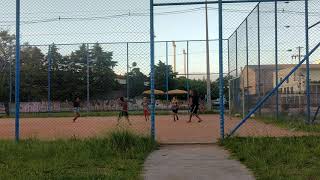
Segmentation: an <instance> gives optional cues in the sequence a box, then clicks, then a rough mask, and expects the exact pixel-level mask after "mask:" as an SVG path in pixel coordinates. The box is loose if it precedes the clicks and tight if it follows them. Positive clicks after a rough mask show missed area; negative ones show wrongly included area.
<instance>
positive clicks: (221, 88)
mask: <svg viewBox="0 0 320 180" xmlns="http://www.w3.org/2000/svg"><path fill="white" fill-rule="evenodd" d="M222 26H223V24H222V0H219V79H220V80H219V81H220V84H219V94H220V137H221V139H224V82H223V81H224V79H223V32H222V29H223V27H222Z"/></svg>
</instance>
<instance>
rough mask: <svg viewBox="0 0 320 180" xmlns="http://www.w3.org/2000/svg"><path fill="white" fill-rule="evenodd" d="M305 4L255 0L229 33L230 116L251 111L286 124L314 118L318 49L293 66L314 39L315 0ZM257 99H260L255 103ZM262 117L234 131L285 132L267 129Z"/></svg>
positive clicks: (317, 96)
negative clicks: (259, 0)
mask: <svg viewBox="0 0 320 180" xmlns="http://www.w3.org/2000/svg"><path fill="white" fill-rule="evenodd" d="M305 5H306V3H305V1H290V2H289V1H279V2H260V3H258V4H257V5H256V6H255V7H254V9H253V10H252V12H251V13H250V14H249V16H248V17H247V18H246V19H245V20H244V21H243V23H242V24H241V25H240V26H239V27H238V28H237V30H236V31H235V32H234V33H233V34H232V35H231V36H230V37H229V39H228V42H229V56H228V57H229V67H230V69H229V75H230V76H232V80H230V81H229V86H230V108H231V109H230V114H231V116H237V117H242V118H245V119H246V116H251V118H254V117H256V118H257V119H259V120H262V121H265V120H267V123H270V122H275V123H279V122H281V123H284V125H283V126H287V127H288V126H290V125H289V124H292V123H302V124H303V123H304V122H306V123H311V122H313V120H314V118H315V116H316V114H317V113H316V111H317V109H318V107H319V103H318V102H319V101H318V98H319V94H318V93H319V91H318V88H319V85H318V84H317V83H318V75H317V73H318V72H319V62H318V61H317V60H318V59H319V52H318V51H319V50H316V51H315V52H314V53H313V54H312V55H311V56H310V66H309V65H307V63H303V64H302V65H301V66H299V68H297V69H294V68H296V66H297V65H298V64H299V63H300V62H301V61H302V60H304V59H305V57H306V54H307V53H309V52H310V50H311V49H313V48H314V47H315V46H316V45H317V44H318V43H319V38H317V37H319V33H318V32H319V31H316V29H317V28H319V26H317V22H318V20H319V10H318V9H317V7H318V6H319V1H315V0H310V1H308V7H306V6H305ZM306 10H308V12H309V13H308V14H306V12H307V11H306ZM306 15H308V16H309V17H307V16H306ZM306 20H308V21H309V25H308V26H307V28H308V29H309V33H308V32H307V31H306ZM311 22H312V23H311ZM308 34H309V39H308V40H309V42H307V41H306V35H308ZM306 52H307V53H306ZM293 70H294V72H293V73H292V74H291V75H290V73H291V71H293ZM288 75H290V76H289V77H288V78H286V76H288ZM284 80H285V82H284V83H282V84H281V86H280V87H277V85H278V84H279V83H281V82H282V81H284ZM276 87H277V88H276ZM274 88H276V90H275V91H274V92H273V90H274ZM308 89H310V91H309V90H308ZM271 92H273V93H271ZM266 96H268V98H266V99H264V98H265V97H266ZM261 100H264V101H263V103H262V104H261V106H257V105H258V103H259V102H260V101H261ZM308 101H309V102H308ZM256 108H257V109H256ZM251 112H254V114H252V113H251ZM309 112H310V113H309ZM249 113H250V114H249ZM262 121H256V120H251V121H250V122H247V123H246V124H245V125H244V126H245V127H244V128H242V129H241V130H240V132H239V133H240V134H246V135H259V134H260V135H261V133H262V134H263V132H265V135H272V136H277V134H278V135H281V134H282V135H283V134H290V133H289V132H287V133H285V132H282V131H283V130H282V129H275V130H272V128H270V127H269V125H266V124H263V122H262ZM285 123H287V125H285ZM248 124H249V125H248ZM263 126H265V128H263Z"/></svg>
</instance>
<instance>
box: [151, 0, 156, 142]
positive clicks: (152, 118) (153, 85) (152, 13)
mask: <svg viewBox="0 0 320 180" xmlns="http://www.w3.org/2000/svg"><path fill="white" fill-rule="evenodd" d="M153 4H154V2H153V0H150V67H151V68H150V70H151V72H150V90H151V97H150V99H151V137H152V138H153V139H155V137H156V136H155V95H154V88H155V82H154V6H153Z"/></svg>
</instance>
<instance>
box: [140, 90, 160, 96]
mask: <svg viewBox="0 0 320 180" xmlns="http://www.w3.org/2000/svg"><path fill="white" fill-rule="evenodd" d="M143 94H151V90H147V91H144V92H143ZM154 94H156V95H163V94H164V92H163V91H161V90H157V89H155V90H154Z"/></svg>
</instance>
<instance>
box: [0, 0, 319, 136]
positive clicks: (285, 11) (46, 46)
mask: <svg viewBox="0 0 320 180" xmlns="http://www.w3.org/2000/svg"><path fill="white" fill-rule="evenodd" d="M217 2H218V1H217ZM217 2H213V1H210V4H209V5H208V6H204V5H205V3H204V2H197V1H196V2H195V1H169V0H163V1H162V0H157V1H154V3H155V4H154V6H153V8H154V9H153V10H155V11H154V12H153V15H154V16H155V17H156V18H155V19H156V20H159V21H158V22H157V23H156V25H155V23H154V22H152V21H151V18H150V7H151V6H150V1H149V0H144V1H139V2H138V3H136V2H126V3H125V4H120V2H116V1H112V0H109V1H101V0H94V1H90V3H88V2H86V1H77V2H75V1H70V2H68V3H67V4H65V3H63V2H62V1H61V0H57V1H55V2H54V4H52V2H48V1H37V2H35V1H31V0H27V1H23V2H22V4H21V32H22V33H21V38H19V39H20V40H21V44H22V45H21V58H20V59H21V65H20V66H19V67H20V68H21V70H20V73H21V77H20V80H19V79H18V76H15V73H14V72H15V70H16V69H15V68H16V67H17V66H16V64H15V61H14V59H15V58H16V55H15V54H17V52H16V51H15V48H14V45H15V44H16V42H15V41H16V40H15V38H16V36H17V37H19V36H18V35H16V34H15V33H14V31H15V30H16V29H15V27H16V26H15V23H16V17H15V15H14V14H13V13H12V12H14V10H15V4H14V3H12V1H8V0H6V1H5V2H3V4H6V8H2V9H3V12H4V16H3V19H4V20H3V21H1V23H0V27H1V34H0V37H1V42H0V43H1V47H0V48H1V49H0V58H1V59H0V60H1V61H0V71H1V75H0V83H1V86H0V102H1V103H0V104H1V105H0V109H1V110H0V112H2V113H3V114H6V115H7V117H13V116H14V114H15V110H16V109H17V107H14V105H15V101H14V98H15V96H14V90H15V88H16V83H15V80H16V79H18V81H17V82H21V84H20V86H21V88H20V95H21V98H20V100H21V103H20V112H21V117H22V121H21V133H22V137H24V138H27V137H32V136H36V137H38V136H39V137H64V136H68V137H70V136H72V135H75V136H85V137H87V136H93V135H97V134H99V133H103V132H105V131H106V130H110V129H114V128H116V127H119V126H116V125H117V116H118V113H119V112H122V111H123V110H125V111H126V109H128V110H129V115H130V116H129V117H130V120H131V122H130V123H132V124H133V126H132V128H131V129H134V130H135V131H136V132H140V133H145V134H149V133H150V123H149V122H148V120H149V118H148V111H147V110H150V111H151V110H153V106H150V103H151V104H152V105H153V104H154V105H155V110H156V113H157V115H158V116H157V119H161V118H163V117H161V116H160V114H163V115H165V117H164V118H163V119H165V120H161V121H156V123H159V122H167V121H166V120H171V116H168V115H171V114H170V113H171V103H170V102H171V100H172V99H173V97H177V98H178V99H179V102H180V108H181V112H182V113H184V115H188V113H189V102H188V100H189V94H188V91H189V90H196V91H198V92H199V96H200V99H201V104H202V107H203V109H205V111H206V112H210V113H215V112H218V111H219V110H221V109H219V105H220V104H221V102H223V103H222V104H224V105H225V107H227V108H229V112H230V119H233V118H234V116H237V118H236V121H233V122H232V123H230V124H229V125H228V124H226V128H227V129H231V128H233V126H234V125H236V124H237V123H238V122H239V119H240V118H239V117H246V116H247V115H248V113H250V112H251V111H252V110H254V109H255V107H256V105H257V104H258V103H259V102H260V101H261V100H263V99H264V97H266V96H269V95H270V97H268V99H266V101H265V102H264V103H263V104H262V105H261V106H259V107H258V109H257V111H256V112H255V113H254V114H253V115H252V117H253V116H258V117H259V118H261V119H265V118H267V117H272V119H277V120H281V119H288V117H289V119H290V118H293V117H294V118H295V119H300V120H302V121H306V122H312V120H313V119H314V117H315V115H316V114H317V112H318V111H319V108H318V107H319V101H318V97H319V94H318V92H319V88H320V87H319V85H318V84H317V83H318V82H319V81H320V80H318V77H319V75H318V69H320V68H318V63H319V62H318V59H319V50H316V51H315V52H313V53H312V55H311V56H310V66H307V64H303V65H302V66H300V67H299V68H298V69H297V70H295V72H294V73H292V75H290V78H286V76H287V75H288V74H289V73H290V71H291V70H292V69H294V68H295V66H296V65H298V64H299V62H300V60H303V59H304V56H305V55H306V54H307V52H309V51H310V50H311V49H312V48H314V47H315V46H316V45H317V44H318V41H317V40H318V39H319V27H320V26H319V12H318V11H319V10H318V8H317V7H319V2H318V1H317V0H310V1H308V3H309V6H308V8H306V7H305V1H298V0H297V1H282V0H281V1H280V0H279V1H277V2H275V1H274V2H273V1H272V2H256V3H255V2H252V3H244V2H242V1H241V2H240V1H239V3H235V2H228V3H226V2H227V1H224V3H223V9H222V11H223V25H224V27H223V32H224V35H225V36H226V37H228V38H227V40H223V49H222V51H223V60H224V61H223V69H222V70H221V71H219V68H218V67H219V65H221V64H219V61H218V60H219V58H220V57H219V41H218V40H209V48H208V49H207V42H206V41H205V40H186V41H181V40H180V41H178V40H177V41H160V40H161V39H164V38H163V37H165V39H166V40H167V39H182V38H181V37H185V36H187V37H188V39H191V38H192V37H199V36H193V35H194V34H196V33H199V34H201V35H200V37H199V39H204V35H205V34H206V33H205V32H204V29H203V28H204V27H205V25H204V24H203V23H204V22H205V21H204V20H205V18H204V17H205V14H204V13H205V9H206V10H207V11H209V19H210V22H218V19H217V17H218V16H216V14H212V12H213V11H216V12H218V5H217ZM166 3H169V4H166ZM179 3H180V5H181V4H183V5H190V6H191V7H189V8H184V7H185V6H184V7H183V6H175V5H177V4H179ZM168 6H171V7H168ZM173 7H175V8H173ZM171 8H172V9H171ZM2 9H1V10H2ZM158 9H159V10H158ZM306 9H308V15H309V16H308V17H307V16H305V15H306V14H305V11H306ZM151 12H152V11H151ZM248 13H249V15H248ZM177 14H182V16H179V17H172V18H170V17H171V16H172V15H177ZM195 14H196V18H191V17H192V16H193V15H195ZM164 16H166V18H163V17H164ZM212 17H213V18H212ZM199 18H202V19H201V22H202V20H203V23H199V24H192V23H189V21H190V22H200V19H199ZM243 19H245V20H244V21H243ZM306 20H308V27H309V28H308V29H309V33H306V28H305V27H306V26H305V23H306ZM150 21H151V22H150ZM210 24H215V26H212V25H211V26H210ZM216 24H217V23H209V24H208V26H209V27H208V26H207V27H206V28H209V30H210V32H211V31H212V32H218V28H217V25H216ZM151 25H152V26H151ZM153 26H155V29H156V31H155V32H156V33H155V35H156V36H151V39H153V38H152V37H155V38H156V40H159V41H156V42H155V43H154V44H150V42H149V41H150V30H152V28H151V27H153ZM176 26H182V29H183V32H182V31H181V29H180V30H179V31H178V30H174V29H175V28H176ZM184 26H187V27H186V28H188V27H191V26H192V27H196V26H203V28H202V29H201V28H199V32H198V31H196V30H195V31H193V30H192V31H191V30H190V31H189V30H185V29H186V28H185V27H184ZM184 28H185V29H184ZM212 28H213V29H212ZM190 29H192V28H190ZM234 29H236V31H234ZM184 31H185V32H184ZM162 32H164V33H162ZM171 32H174V33H172V34H173V35H170V34H171ZM180 34H181V36H180ZM306 34H308V35H309V43H307V42H306ZM152 35H154V34H152ZM217 35H218V33H214V35H213V36H210V37H211V38H213V39H214V38H218V36H217ZM159 37H160V38H159ZM220 38H221V37H220ZM195 39H197V38H195ZM221 40H222V39H221ZM152 45H154V50H155V51H154V52H155V54H154V56H153V53H152V52H153V51H150V49H151V50H153V48H152V47H153V46H152ZM208 55H209V56H208ZM153 60H154V62H155V63H154V66H153V65H152V64H151V63H150V62H153ZM208 60H209V62H208ZM152 68H154V71H152ZM219 73H220V74H219ZM222 74H223V75H224V84H225V86H224V87H223V89H224V93H222V94H223V95H224V99H223V100H221V99H219V98H220V97H221V96H220V95H221V94H220V95H219V75H222ZM152 75H154V81H151V80H150V79H152ZM308 77H309V79H308ZM284 79H285V80H286V82H284V83H283V84H282V85H281V87H279V88H278V89H277V91H275V92H274V93H272V94H270V93H271V92H272V91H273V90H274V88H275V87H277V85H278V84H279V82H281V81H283V80H284ZM153 83H154V85H155V88H154V89H155V90H156V91H155V93H156V94H155V95H156V98H155V99H156V102H155V103H153V102H150V99H153V98H152V96H151V97H149V96H150V93H151V91H150V89H152V85H153ZM308 84H309V85H308ZM77 97H78V98H79V100H77V101H76V102H75V100H76V99H77ZM120 97H123V98H124V99H125V102H128V107H127V108H126V105H125V104H126V103H123V102H122V103H121V102H119V100H118V99H119V98H120ZM78 101H79V102H78ZM79 103H80V109H78V105H79ZM146 104H147V105H146ZM121 105H122V106H121ZM148 105H149V106H148ZM220 108H221V107H220ZM18 109H19V108H18ZM78 110H80V112H81V113H80V114H81V116H82V117H83V120H88V121H85V122H83V123H84V124H82V125H81V126H80V125H79V127H75V126H76V125H73V124H72V119H73V117H72V116H73V115H74V114H73V111H75V115H77V112H78ZM144 110H146V111H144ZM309 111H310V113H309ZM221 112H222V113H224V112H223V111H221ZM122 115H123V113H122ZM309 115H310V117H309ZM58 117H61V118H58ZM206 118H207V119H209V120H210V123H211V122H214V123H216V122H218V121H216V120H217V119H218V116H217V115H215V116H214V115H211V116H208V117H206ZM186 119H188V117H187V116H186ZM70 120H71V124H68V123H69V122H70ZM146 120H147V122H146ZM211 120H214V121H211ZM223 120H224V119H223V118H221V122H223ZM153 122H154V121H153ZM2 123H3V122H2ZM6 123H9V124H5V125H3V126H2V127H7V126H8V127H9V126H10V128H5V129H6V130H3V131H1V132H4V133H2V134H3V137H10V138H11V137H12V136H13V134H14V133H13V132H14V124H13V121H7V122H6ZM86 123H87V124H86ZM121 123H122V122H121ZM123 124H124V125H123V126H124V127H125V128H127V125H129V122H127V123H126V122H124V123H123ZM157 125H158V127H161V124H157ZM220 125H221V128H224V127H223V123H221V124H220ZM258 125H259V126H258V128H256V129H261V128H260V127H262V126H264V125H265V124H263V123H260V124H259V123H258ZM166 126H170V124H166ZM215 126H217V127H219V125H218V124H215ZM17 127H18V126H17ZM121 127H122V126H121ZM128 127H129V126H128ZM206 127H209V125H208V126H206ZM7 129H10V130H7ZM152 129H154V128H153V127H152ZM164 129H165V128H164ZM181 131H184V130H181ZM189 131H192V130H189ZM200 131H201V130H200ZM162 132H163V133H164V134H170V133H168V132H169V131H166V130H163V131H162ZM208 132H209V131H208ZM253 134H254V133H253ZM257 134H259V133H257ZM208 137H209V136H208ZM210 138H212V139H214V138H216V137H211V136H210Z"/></svg>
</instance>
